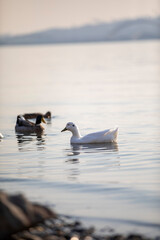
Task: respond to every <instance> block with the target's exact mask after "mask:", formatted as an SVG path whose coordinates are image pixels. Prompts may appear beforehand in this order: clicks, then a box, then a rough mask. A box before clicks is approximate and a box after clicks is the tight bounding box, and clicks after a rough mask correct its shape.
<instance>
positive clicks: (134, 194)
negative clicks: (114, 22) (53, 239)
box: [0, 41, 160, 236]
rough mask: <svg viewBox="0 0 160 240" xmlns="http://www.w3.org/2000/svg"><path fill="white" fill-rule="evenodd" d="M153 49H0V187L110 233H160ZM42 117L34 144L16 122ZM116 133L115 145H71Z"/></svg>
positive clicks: (149, 45) (143, 44)
mask: <svg viewBox="0 0 160 240" xmlns="http://www.w3.org/2000/svg"><path fill="white" fill-rule="evenodd" d="M159 50H160V42H158V41H139V42H121V43H118V42H116V43H96V44H95V43H94V44H75V45H72V44H68V45H43V46H13V47H12V46H10V47H1V48H0V80H1V82H0V101H1V106H0V110H1V114H0V132H1V133H2V134H3V135H4V139H3V140H2V141H1V142H0V188H1V189H4V190H6V191H7V192H11V193H12V192H14V193H15V192H22V193H24V194H25V195H26V196H27V197H29V198H30V199H31V200H32V201H38V202H41V203H44V204H48V205H49V206H51V207H54V209H55V210H56V211H57V212H58V213H61V214H67V215H71V216H76V217H79V218H80V220H82V221H83V222H84V223H85V224H89V225H95V226H97V228H98V229H102V228H103V229H105V230H106V232H107V231H108V229H109V228H110V227H111V228H114V230H115V232H117V233H121V232H122V233H130V232H134V233H135V232H137V233H138V232H139V233H143V234H147V235H148V236H156V235H159V234H160V137H159V133H160V132H159V128H160V121H159V119H160V111H159V110H160V108H159V80H160V71H159V62H160V57H159V55H158V52H160V51H159ZM48 110H50V111H51V112H52V114H53V118H52V120H51V121H48V124H47V125H46V126H45V127H46V130H45V133H44V135H43V136H42V137H41V138H40V137H37V136H35V135H34V134H33V135H28V136H24V135H18V134H16V133H15V130H14V127H15V122H16V116H17V114H23V113H25V112H35V111H36V112H37V111H39V112H43V113H45V112H46V111H48ZM68 121H73V122H75V123H76V124H77V125H78V126H79V128H80V130H81V134H82V135H85V134H87V133H91V132H94V131H100V130H104V129H107V128H112V127H114V126H116V125H118V126H119V135H118V142H117V144H99V145H89V146H88V145H87V146H86V145H79V146H72V145H70V136H71V133H70V132H64V133H61V130H62V129H63V128H64V127H65V125H66V123H67V122H68Z"/></svg>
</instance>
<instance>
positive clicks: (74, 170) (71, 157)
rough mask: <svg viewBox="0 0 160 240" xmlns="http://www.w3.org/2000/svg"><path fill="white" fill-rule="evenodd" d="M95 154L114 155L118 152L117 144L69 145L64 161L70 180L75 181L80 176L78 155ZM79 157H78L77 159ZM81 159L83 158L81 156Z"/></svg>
mask: <svg viewBox="0 0 160 240" xmlns="http://www.w3.org/2000/svg"><path fill="white" fill-rule="evenodd" d="M97 152H102V153H107V152H108V153H112V152H113V153H115V152H118V144H117V143H114V142H113V143H98V144H93V143H92V144H73V143H72V144H71V148H70V149H67V160H66V161H65V162H66V163H67V164H68V165H69V168H68V169H67V175H68V178H69V179H70V180H74V181H75V180H77V177H78V175H80V170H79V163H80V154H91V155H92V154H94V153H97ZM78 155H79V157H78ZM82 158H83V156H82Z"/></svg>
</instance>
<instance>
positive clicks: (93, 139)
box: [61, 122, 118, 144]
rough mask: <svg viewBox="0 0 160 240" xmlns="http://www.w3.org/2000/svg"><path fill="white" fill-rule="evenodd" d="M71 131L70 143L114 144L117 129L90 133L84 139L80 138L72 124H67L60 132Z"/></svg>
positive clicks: (76, 128)
mask: <svg viewBox="0 0 160 240" xmlns="http://www.w3.org/2000/svg"><path fill="white" fill-rule="evenodd" d="M67 130H68V131H71V132H72V137H71V140H70V141H71V143H80V144H81V143H82V144H83V143H105V142H116V140H117V135H118V128H115V129H107V130H104V131H101V132H95V133H90V134H88V135H86V136H84V137H82V136H81V134H80V131H79V129H78V127H77V126H76V125H75V124H74V123H72V122H69V123H67V125H66V127H65V128H64V129H63V130H62V131H61V132H64V131H67Z"/></svg>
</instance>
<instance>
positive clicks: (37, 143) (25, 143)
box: [16, 133, 45, 152]
mask: <svg viewBox="0 0 160 240" xmlns="http://www.w3.org/2000/svg"><path fill="white" fill-rule="evenodd" d="M16 138H17V143H18V149H19V151H23V152H27V151H31V150H35V148H36V149H37V150H38V151H39V150H44V149H45V137H44V135H43V134H40V133H39V134H36V133H32V134H16Z"/></svg>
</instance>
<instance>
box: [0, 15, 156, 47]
mask: <svg viewBox="0 0 160 240" xmlns="http://www.w3.org/2000/svg"><path fill="white" fill-rule="evenodd" d="M159 38H160V17H157V18H139V19H134V20H122V21H115V22H111V23H98V24H95V25H85V26H81V27H73V28H54V29H49V30H44V31H41V32H35V33H30V34H23V35H16V36H1V37H0V44H1V45H14V44H15V45H18V44H52V43H53V44H54V43H76V42H98V41H123V40H142V39H159Z"/></svg>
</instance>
